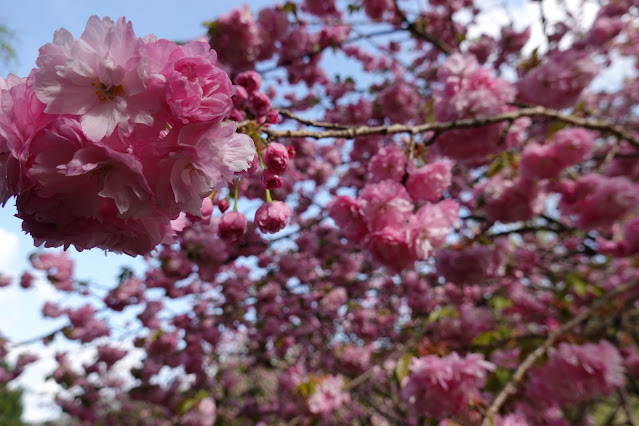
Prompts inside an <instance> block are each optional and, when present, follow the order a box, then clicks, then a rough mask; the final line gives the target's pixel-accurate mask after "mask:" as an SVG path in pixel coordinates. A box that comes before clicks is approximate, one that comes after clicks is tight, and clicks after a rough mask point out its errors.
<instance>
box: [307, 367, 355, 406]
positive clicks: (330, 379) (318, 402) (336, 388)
mask: <svg viewBox="0 0 639 426" xmlns="http://www.w3.org/2000/svg"><path fill="white" fill-rule="evenodd" d="M343 387H344V379H343V378H342V377H341V376H332V375H329V376H326V377H324V378H323V379H322V380H321V382H320V383H319V384H317V385H316V386H315V392H313V394H311V396H310V397H309V398H308V400H307V401H306V402H307V404H308V410H309V411H310V412H311V413H313V414H328V413H330V412H331V411H333V410H336V409H337V408H339V407H341V406H342V405H344V404H348V403H350V401H351V398H350V395H349V394H348V393H347V392H345V391H344V390H343Z"/></svg>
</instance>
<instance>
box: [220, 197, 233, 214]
mask: <svg viewBox="0 0 639 426" xmlns="http://www.w3.org/2000/svg"><path fill="white" fill-rule="evenodd" d="M229 204H230V203H229V200H228V199H226V198H223V199H221V200H220V202H219V203H217V207H218V208H219V209H220V211H221V212H222V213H224V212H225V211H227V210H228V208H229Z"/></svg>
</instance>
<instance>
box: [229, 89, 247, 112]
mask: <svg viewBox="0 0 639 426" xmlns="http://www.w3.org/2000/svg"><path fill="white" fill-rule="evenodd" d="M248 97H249V95H248V92H247V91H246V89H245V88H243V87H242V86H235V94H234V95H233V105H235V106H236V107H238V108H243V107H244V104H246V101H247V100H248Z"/></svg>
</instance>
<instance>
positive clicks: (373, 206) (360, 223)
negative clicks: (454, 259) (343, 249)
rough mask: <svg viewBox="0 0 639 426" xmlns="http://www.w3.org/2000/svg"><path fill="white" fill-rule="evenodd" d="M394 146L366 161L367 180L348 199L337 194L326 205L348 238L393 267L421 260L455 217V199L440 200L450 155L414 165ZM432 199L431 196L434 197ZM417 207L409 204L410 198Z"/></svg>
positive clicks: (438, 243)
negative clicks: (353, 196) (358, 190)
mask: <svg viewBox="0 0 639 426" xmlns="http://www.w3.org/2000/svg"><path fill="white" fill-rule="evenodd" d="M405 164H406V158H405V156H404V155H403V154H402V153H401V152H400V151H399V150H397V149H395V148H382V149H381V150H380V152H379V153H378V154H376V155H375V156H374V157H373V158H372V159H371V161H370V167H369V172H370V174H371V181H372V182H376V183H370V184H368V185H366V186H365V187H364V189H363V190H362V192H361V193H360V196H359V197H358V198H357V199H353V198H351V197H348V196H344V195H340V196H337V197H335V198H334V199H333V200H332V201H331V203H330V204H329V206H328V211H329V214H330V216H331V217H332V218H333V220H335V223H336V224H337V226H338V227H339V228H340V230H341V231H342V232H343V233H344V235H345V236H346V237H347V238H348V239H349V240H350V241H351V242H353V243H355V244H359V245H360V246H361V247H362V248H364V249H365V250H366V251H367V252H368V253H369V255H370V256H371V257H372V258H373V259H374V260H375V261H377V262H378V263H380V264H382V265H384V266H388V267H390V268H391V269H393V270H395V271H401V270H403V269H405V268H409V267H411V266H412V265H413V264H414V262H415V261H419V260H425V259H427V258H428V257H429V256H430V255H432V253H433V251H434V250H435V249H436V248H438V247H441V246H442V245H443V244H444V242H445V241H446V237H447V236H448V234H450V231H451V227H452V226H453V225H454V224H455V223H457V221H458V219H459V216H458V212H459V205H458V204H457V202H456V201H453V200H441V201H438V200H439V198H440V197H441V196H442V193H443V192H444V190H445V189H446V188H447V187H448V186H449V185H450V182H451V168H452V163H451V162H450V161H446V160H442V161H436V162H433V163H430V164H428V165H426V166H422V167H420V168H416V167H413V166H409V168H408V178H407V180H406V184H405V185H403V184H402V180H403V176H404V173H405V167H406V166H405ZM436 201H437V202H436ZM416 203H420V205H421V207H419V208H418V209H417V211H416V212H414V210H415V204H416Z"/></svg>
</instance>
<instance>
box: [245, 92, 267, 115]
mask: <svg viewBox="0 0 639 426" xmlns="http://www.w3.org/2000/svg"><path fill="white" fill-rule="evenodd" d="M248 106H249V110H250V111H251V112H252V113H253V115H255V116H256V117H259V116H262V115H265V114H266V113H267V112H268V110H269V108H271V100H270V99H269V98H268V96H266V95H265V94H264V93H262V92H253V93H251V94H250V95H249V100H248Z"/></svg>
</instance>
